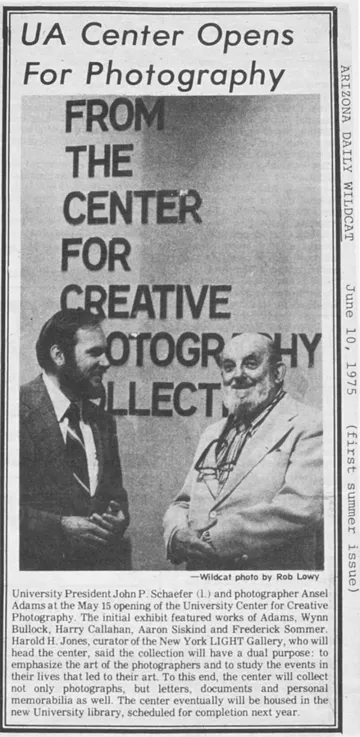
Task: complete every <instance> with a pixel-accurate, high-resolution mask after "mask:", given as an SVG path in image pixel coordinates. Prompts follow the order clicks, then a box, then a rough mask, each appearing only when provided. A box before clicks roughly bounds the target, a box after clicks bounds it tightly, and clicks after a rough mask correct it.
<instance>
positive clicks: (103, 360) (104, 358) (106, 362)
mask: <svg viewBox="0 0 360 737" xmlns="http://www.w3.org/2000/svg"><path fill="white" fill-rule="evenodd" d="M99 363H100V366H101V367H102V368H104V369H108V368H109V366H110V361H109V359H108V357H107V355H106V353H105V351H104V353H102V354H101V356H100V361H99Z"/></svg>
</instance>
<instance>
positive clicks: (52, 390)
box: [43, 373, 99, 496]
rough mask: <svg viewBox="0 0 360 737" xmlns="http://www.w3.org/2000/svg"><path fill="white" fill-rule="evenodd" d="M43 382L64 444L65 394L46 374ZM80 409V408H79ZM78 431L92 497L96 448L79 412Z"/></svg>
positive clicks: (87, 425) (94, 485)
mask: <svg viewBox="0 0 360 737" xmlns="http://www.w3.org/2000/svg"><path fill="white" fill-rule="evenodd" d="M43 380H44V384H45V386H46V389H47V391H48V394H49V397H50V399H51V402H52V404H53V407H54V410H55V414H56V418H57V421H58V423H59V427H60V430H61V434H62V436H63V438H64V443H66V434H67V428H68V424H69V420H68V418H67V417H65V414H66V412H67V410H68V408H69V406H70V404H71V402H70V399H68V398H67V397H66V396H65V394H64V393H63V392H62V391H61V389H59V387H58V386H57V385H56V384H55V381H54V380H53V379H52V377H51V376H49V375H48V374H45V373H43ZM80 407H81V406H80ZM79 424H80V430H81V432H82V434H83V438H84V445H85V452H86V458H87V465H88V472H89V481H90V494H91V496H94V494H95V491H96V486H97V481H98V473H99V463H98V459H97V453H96V446H95V441H94V435H93V432H92V429H91V427H90V425H89V424H87V423H86V422H84V421H83V419H82V412H80V423H79Z"/></svg>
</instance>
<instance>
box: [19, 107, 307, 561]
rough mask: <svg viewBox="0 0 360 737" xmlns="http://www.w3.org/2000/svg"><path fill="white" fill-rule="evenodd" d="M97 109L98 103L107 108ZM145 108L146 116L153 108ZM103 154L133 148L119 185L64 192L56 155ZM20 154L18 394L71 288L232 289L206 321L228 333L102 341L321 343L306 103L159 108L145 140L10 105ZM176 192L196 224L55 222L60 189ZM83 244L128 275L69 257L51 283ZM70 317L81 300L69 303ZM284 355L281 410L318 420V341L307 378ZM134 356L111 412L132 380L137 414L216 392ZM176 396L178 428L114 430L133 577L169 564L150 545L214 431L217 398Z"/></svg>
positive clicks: (114, 325)
mask: <svg viewBox="0 0 360 737" xmlns="http://www.w3.org/2000/svg"><path fill="white" fill-rule="evenodd" d="M103 99H105V100H107V102H108V103H111V101H112V100H113V99H114V98H110V97H109V98H103ZM144 100H145V102H146V103H147V104H148V106H149V107H151V106H152V105H153V104H154V102H155V98H144ZM104 143H132V144H133V145H134V152H133V155H132V168H133V176H132V177H129V178H124V179H119V178H106V179H104V177H102V176H101V175H100V174H98V175H97V176H96V177H95V178H94V179H91V180H89V178H88V176H87V172H86V167H84V168H83V173H81V175H80V176H79V178H77V179H73V178H72V171H71V169H72V167H71V158H70V155H69V154H66V153H65V146H69V145H76V144H83V145H89V144H97V145H101V144H104ZM21 155H22V218H23V219H22V243H21V265H22V272H21V273H22V277H21V278H22V284H21V294H22V304H21V380H22V382H25V381H28V380H30V379H31V378H33V377H34V376H35V375H36V374H37V373H38V367H37V364H36V358H35V353H34V344H35V341H36V338H37V336H38V333H39V330H40V327H41V326H42V324H43V323H44V321H45V320H46V319H48V317H49V316H50V315H51V314H52V313H53V312H55V311H56V310H57V309H59V300H60V294H61V291H62V289H63V288H64V286H66V285H67V284H71V283H75V284H79V285H81V287H84V286H85V285H86V284H99V285H103V286H104V287H105V288H106V289H107V288H108V285H109V284H132V285H137V284H139V283H142V284H150V285H151V284H155V283H156V284H170V283H171V284H190V285H191V286H192V289H193V291H194V292H195V293H196V294H198V290H199V288H200V286H201V285H202V284H209V285H211V284H220V285H224V284H227V285H231V286H232V291H231V295H230V296H229V304H228V306H227V307H226V306H222V307H221V309H222V310H224V311H229V312H231V318H230V319H210V318H209V313H208V309H205V308H204V311H203V313H202V315H201V316H200V318H199V319H193V318H192V317H191V316H190V314H189V310H187V311H185V314H184V318H183V319H176V317H175V316H174V312H173V310H170V313H169V316H168V318H167V319H164V320H160V319H158V317H156V318H155V319H148V318H147V317H146V316H144V314H143V313H140V315H139V316H138V317H137V319H127V320H115V319H112V320H108V321H107V322H106V323H105V328H106V331H107V332H112V331H115V330H116V331H122V332H124V333H127V334H128V333H139V332H149V333H151V334H155V333H158V332H160V331H165V332H167V333H170V334H171V335H172V336H173V337H174V338H176V337H178V336H180V335H181V334H182V333H183V332H185V331H187V330H189V331H192V332H194V333H196V334H198V335H200V334H201V333H204V332H214V333H219V334H221V335H223V336H224V338H225V339H227V338H229V337H230V336H231V335H232V333H233V332H243V331H253V330H254V331H262V332H268V333H270V334H274V333H281V336H282V344H283V346H284V347H289V346H290V343H291V334H292V333H296V334H299V333H305V334H306V335H307V336H308V338H309V339H310V340H312V338H313V336H314V335H315V333H317V332H321V272H320V267H321V264H320V137H319V98H318V96H315V95H314V96H311V95H299V96H291V95H284V96H281V97H280V96H279V97H274V96H268V97H267V96H262V97H231V98H230V97H171V98H170V97H169V98H166V100H165V126H164V130H162V131H159V130H157V129H156V127H155V126H151V127H150V128H148V127H146V126H145V127H143V128H142V130H140V131H134V130H133V129H130V130H128V131H125V132H117V131H114V130H112V129H110V130H109V131H108V132H101V131H96V132H93V133H86V131H85V125H84V123H83V122H82V121H78V123H77V124H76V125H75V126H74V130H73V132H72V133H70V134H69V133H67V134H66V133H65V98H62V97H48V98H44V97H42V98H40V97H29V98H25V99H24V100H23V107H22V139H21ZM189 188H193V189H196V190H198V192H199V193H200V195H201V197H202V200H203V204H202V207H201V208H200V210H199V214H200V215H201V219H202V223H201V224H196V223H194V221H193V220H192V219H189V220H187V221H186V223H184V224H156V223H155V222H154V220H153V218H152V217H151V218H150V222H149V224H147V225H145V224H141V223H140V218H139V217H135V218H134V222H133V223H132V224H129V225H125V224H124V223H123V221H122V219H119V221H118V223H117V224H116V225H95V226H94V225H93V226H90V225H87V224H86V223H85V224H83V225H81V226H71V225H70V224H68V223H66V221H65V219H64V216H63V211H62V207H63V201H64V198H65V196H66V195H67V193H68V192H70V191H72V190H80V191H83V192H88V191H89V190H90V189H91V190H112V189H114V190H118V191H119V193H120V194H124V192H125V190H127V189H129V190H141V189H154V190H159V189H184V190H186V189H189ZM73 209H74V211H75V209H76V208H75V207H74V208H73ZM151 212H152V210H151ZM174 212H176V211H174ZM169 214H171V213H170V212H169ZM89 236H101V237H102V238H104V240H108V239H109V238H112V237H114V236H118V237H125V238H127V239H128V240H129V242H130V244H131V248H132V252H131V256H130V260H129V263H130V266H131V271H129V272H125V271H123V269H122V268H121V267H120V268H117V269H116V270H115V271H114V272H109V271H108V270H107V268H106V267H105V268H104V269H102V270H101V271H96V272H90V271H88V270H87V269H86V268H85V267H84V265H83V263H82V261H81V260H80V259H71V261H70V267H69V271H68V272H62V271H61V241H62V238H66V237H82V238H84V239H85V238H87V237H89ZM131 293H133V290H132V292H131ZM154 302H155V300H154ZM130 303H131V299H130ZM157 303H158V302H156V304H157ZM82 304H83V301H82V299H81V298H77V299H73V300H72V301H70V302H69V306H77V305H79V306H82ZM171 304H173V301H172V302H171ZM207 305H208V302H207V301H206V302H205V306H207ZM132 345H133V343H132ZM297 347H298V351H297V353H298V356H297V358H298V365H297V367H296V368H294V367H293V368H290V358H289V357H286V358H285V362H286V363H287V364H288V374H287V386H288V388H289V391H290V392H291V393H292V394H293V395H294V396H296V397H298V398H303V399H304V401H306V402H307V403H309V404H314V405H317V406H319V407H320V406H321V343H320V345H319V346H318V348H317V349H316V351H315V364H314V367H313V368H309V367H308V354H307V352H306V349H305V347H304V344H303V342H302V341H301V339H300V338H298V346H297ZM118 348H119V346H118ZM164 350H165V346H164ZM120 353H121V352H120ZM117 355H120V354H119V353H118V354H117ZM144 355H145V358H144V366H143V367H137V366H136V365H135V355H134V352H133V351H132V353H131V355H130V358H129V360H128V361H127V363H126V364H125V365H123V366H120V367H112V368H111V369H110V370H109V372H108V380H109V381H112V382H114V404H115V407H118V408H119V407H121V408H126V407H128V403H129V400H128V396H129V382H131V381H134V382H136V390H137V406H138V407H142V408H149V407H150V404H151V402H150V399H151V385H152V383H153V382H156V381H164V382H170V383H174V385H177V384H178V383H179V382H182V381H187V382H192V383H193V384H195V385H197V384H198V383H199V382H207V381H211V382H219V380H220V378H219V371H218V368H217V366H216V364H215V361H214V360H213V359H210V362H209V366H208V367H207V368H206V367H201V365H199V364H197V365H196V366H194V367H192V368H186V367H184V366H181V365H179V363H178V362H177V361H176V360H174V361H173V362H172V363H171V365H169V366H167V367H165V366H164V367H158V366H154V365H153V364H152V362H151V360H150V358H149V351H148V348H145V354H144ZM164 355H165V354H164ZM170 393H171V391H170ZM182 396H183V404H184V406H186V407H189V406H190V405H191V404H193V405H194V406H196V409H197V411H196V412H195V413H194V414H193V415H192V416H190V417H181V416H179V415H177V414H176V413H174V412H173V416H172V417H152V416H148V417H143V416H130V415H127V416H121V417H119V418H118V435H119V446H120V452H121V458H122V463H123V467H124V477H125V483H126V487H127V489H128V492H129V498H130V505H131V510H132V525H131V535H132V541H133V550H134V568H137V569H163V568H166V567H167V566H168V564H167V563H166V562H165V559H164V552H163V547H162V539H161V520H162V517H163V514H164V511H165V509H166V508H167V506H168V504H169V502H170V501H171V500H172V499H173V497H174V496H175V494H176V493H177V491H179V489H180V488H181V485H182V483H183V480H184V477H185V475H186V472H187V470H188V468H189V465H190V462H191V459H192V457H193V454H194V452H195V448H196V445H197V442H198V438H199V435H200V433H201V431H202V430H203V428H204V427H205V426H206V425H207V424H209V423H210V422H213V421H214V420H217V419H219V418H220V417H221V394H220V392H216V399H215V404H214V409H213V416H212V417H211V418H210V417H206V416H205V401H204V392H203V391H202V392H196V393H193V394H191V392H189V391H188V392H184V393H183V395H182ZM162 407H164V408H165V407H167V408H171V407H172V403H171V402H169V403H168V404H163V405H162Z"/></svg>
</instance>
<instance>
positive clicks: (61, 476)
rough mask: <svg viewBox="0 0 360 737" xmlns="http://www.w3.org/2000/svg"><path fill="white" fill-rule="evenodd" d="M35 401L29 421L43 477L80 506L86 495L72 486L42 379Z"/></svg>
mask: <svg viewBox="0 0 360 737" xmlns="http://www.w3.org/2000/svg"><path fill="white" fill-rule="evenodd" d="M37 382H38V383H37V385H36V387H34V388H35V389H36V399H35V402H34V406H33V408H32V411H31V415H30V416H29V418H28V422H29V426H30V428H31V433H32V437H33V439H34V445H35V447H36V452H37V454H38V456H39V459H46V473H50V474H51V478H52V480H53V484H52V486H51V488H54V487H56V488H57V489H58V493H64V490H65V489H66V491H67V493H70V494H71V497H72V498H73V501H74V502H75V506H77V505H76V500H78V502H79V504H80V505H81V506H83V504H84V500H86V501H88V500H89V494H88V493H87V492H86V491H85V489H84V490H83V489H82V488H81V487H80V485H79V484H77V483H76V482H75V479H74V477H73V474H72V472H71V469H70V467H69V465H68V463H67V461H66V457H65V443H64V438H63V435H62V432H61V430H60V425H59V422H58V420H57V417H56V414H55V410H54V407H53V404H52V401H51V399H50V397H49V394H48V392H47V389H46V387H45V384H44V382H43V380H42V378H41V377H39V379H38V380H37Z"/></svg>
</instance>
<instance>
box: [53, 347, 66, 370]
mask: <svg viewBox="0 0 360 737" xmlns="http://www.w3.org/2000/svg"><path fill="white" fill-rule="evenodd" d="M50 356H51V358H52V360H53V362H54V364H55V366H57V367H58V368H61V366H63V365H64V363H65V356H64V353H63V351H62V350H61V348H59V346H58V345H57V344H56V343H55V345H52V346H51V348H50Z"/></svg>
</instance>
